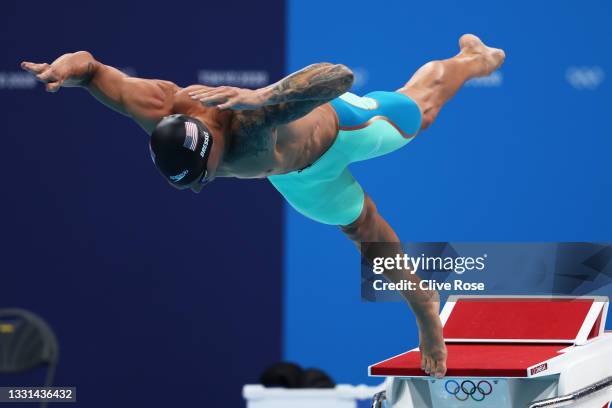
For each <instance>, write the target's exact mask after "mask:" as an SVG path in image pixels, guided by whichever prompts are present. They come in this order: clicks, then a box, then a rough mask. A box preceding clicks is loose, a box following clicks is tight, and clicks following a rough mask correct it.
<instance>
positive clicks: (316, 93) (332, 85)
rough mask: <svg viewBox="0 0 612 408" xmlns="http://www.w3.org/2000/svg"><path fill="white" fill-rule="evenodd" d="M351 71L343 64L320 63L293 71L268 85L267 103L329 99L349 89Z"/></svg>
mask: <svg viewBox="0 0 612 408" xmlns="http://www.w3.org/2000/svg"><path fill="white" fill-rule="evenodd" d="M352 84H353V73H352V72H351V70H350V69H348V68H347V67H346V66H344V65H333V64H327V63H320V64H314V65H310V66H308V67H306V68H304V69H302V70H301V71H298V72H296V73H293V74H291V75H289V76H288V77H286V78H284V79H282V80H280V81H279V82H277V83H276V84H274V85H272V86H271V87H269V91H270V96H269V98H268V101H267V103H266V104H267V105H277V104H279V103H284V102H297V101H312V100H316V101H322V100H323V101H330V100H332V99H334V98H336V97H338V96H340V95H342V94H343V93H345V92H346V91H348V90H349V88H350V87H351V85H352Z"/></svg>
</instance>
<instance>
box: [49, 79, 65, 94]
mask: <svg viewBox="0 0 612 408" xmlns="http://www.w3.org/2000/svg"><path fill="white" fill-rule="evenodd" d="M63 83H64V81H56V82H49V83H48V84H47V85H46V86H45V89H46V90H47V92H52V93H55V92H57V91H59V89H60V88H61V87H62V84H63Z"/></svg>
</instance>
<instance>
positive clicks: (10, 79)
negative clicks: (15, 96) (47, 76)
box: [0, 71, 36, 89]
mask: <svg viewBox="0 0 612 408" xmlns="http://www.w3.org/2000/svg"><path fill="white" fill-rule="evenodd" d="M34 88H36V78H35V77H34V76H33V75H31V74H28V73H27V72H23V71H12V72H5V71H0V89H34Z"/></svg>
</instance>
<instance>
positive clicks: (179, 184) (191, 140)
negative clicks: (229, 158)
mask: <svg viewBox="0 0 612 408" xmlns="http://www.w3.org/2000/svg"><path fill="white" fill-rule="evenodd" d="M212 147H213V137H212V134H211V133H210V131H209V130H208V128H207V127H206V125H204V123H202V122H201V121H199V120H198V119H196V118H194V117H191V116H187V115H170V116H166V117H165V118H163V119H162V120H161V121H160V122H159V123H158V124H157V126H156V127H155V130H153V133H152V134H151V140H150V142H149V149H150V151H151V158H152V159H153V163H155V166H156V167H157V169H158V170H159V171H160V173H161V174H162V175H163V176H164V178H165V179H166V180H167V181H168V182H169V183H170V184H171V185H172V186H173V187H175V188H178V189H180V190H184V189H187V188H190V189H191V190H193V191H194V192H199V191H200V190H201V189H202V187H203V186H204V185H205V184H206V183H207V182H209V181H210V179H211V177H210V170H211V169H210V168H209V160H208V158H209V156H210V152H211V151H212Z"/></svg>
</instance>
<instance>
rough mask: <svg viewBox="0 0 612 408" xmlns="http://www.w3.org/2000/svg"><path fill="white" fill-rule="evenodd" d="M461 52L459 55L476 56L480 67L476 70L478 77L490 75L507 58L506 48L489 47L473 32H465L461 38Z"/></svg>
mask: <svg viewBox="0 0 612 408" xmlns="http://www.w3.org/2000/svg"><path fill="white" fill-rule="evenodd" d="M459 48H460V49H461V52H459V54H458V55H457V57H460V58H461V57H466V58H474V59H475V60H476V61H478V62H479V64H478V65H479V67H480V68H479V69H477V70H476V75H475V76H477V77H479V76H487V75H490V74H491V73H492V72H493V71H495V70H496V69H497V68H499V67H500V66H501V65H502V64H503V63H504V59H505V58H506V53H505V52H504V50H501V49H499V48H492V47H487V46H486V45H485V44H484V43H483V42H482V41H481V40H480V38H478V37H476V36H475V35H473V34H464V35H462V36H461V38H460V39H459Z"/></svg>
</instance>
